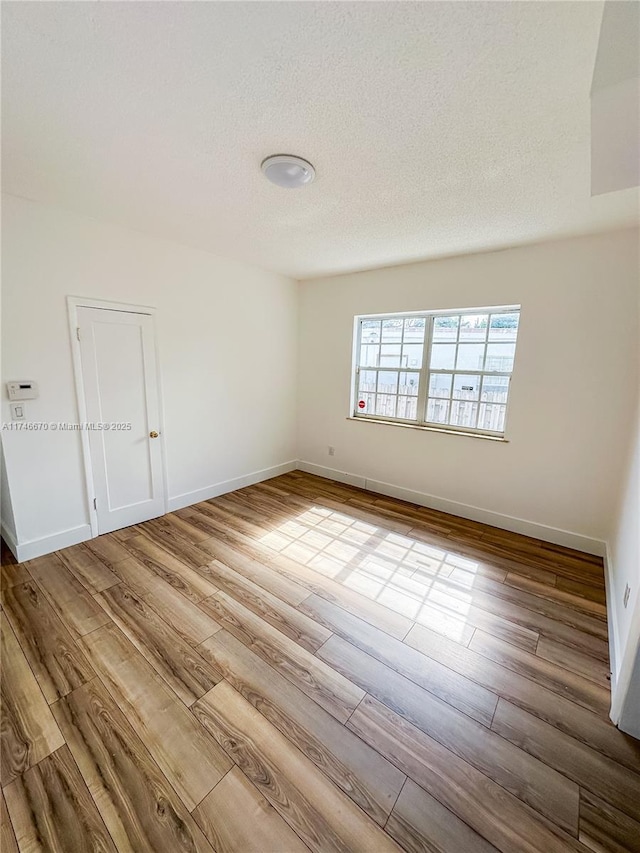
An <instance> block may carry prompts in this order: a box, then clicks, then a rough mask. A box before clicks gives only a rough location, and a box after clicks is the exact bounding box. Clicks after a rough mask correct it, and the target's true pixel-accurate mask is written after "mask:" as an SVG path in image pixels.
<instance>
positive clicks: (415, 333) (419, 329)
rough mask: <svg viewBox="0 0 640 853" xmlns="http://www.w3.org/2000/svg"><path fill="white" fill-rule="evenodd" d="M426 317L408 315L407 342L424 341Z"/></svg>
mask: <svg viewBox="0 0 640 853" xmlns="http://www.w3.org/2000/svg"><path fill="white" fill-rule="evenodd" d="M424 330H425V319H424V317H408V318H407V319H406V320H405V321H404V342H405V344H421V343H422V342H423V341H424Z"/></svg>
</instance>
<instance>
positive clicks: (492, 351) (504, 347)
mask: <svg viewBox="0 0 640 853" xmlns="http://www.w3.org/2000/svg"><path fill="white" fill-rule="evenodd" d="M515 353H516V345H515V344H488V345H487V362H486V366H485V370H501V371H503V372H504V373H510V372H511V371H512V370H513V357H514V355H515Z"/></svg>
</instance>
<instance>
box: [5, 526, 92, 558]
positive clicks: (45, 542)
mask: <svg viewBox="0 0 640 853" xmlns="http://www.w3.org/2000/svg"><path fill="white" fill-rule="evenodd" d="M2 535H3V537H4V532H3V534H2ZM91 535H92V534H91V525H89V524H81V525H80V526H79V527H72V528H70V529H69V530H61V531H60V533H54V534H53V535H52V536H43V537H42V539H31V540H30V541H28V542H20V543H17V542H15V540H14V543H13V545H14V547H15V550H14V547H12V546H11V543H10V542H9V541H8V540H7V539H6V538H5V542H6V543H7V545H9V547H10V548H11V550H12V552H13V556H14V557H15V558H16V560H17V561H18V562H19V563H24V561H25V560H35V558H36V557H42V556H44V555H45V554H51V553H52V551H59V550H60V549H61V548H69V547H70V546H71V545H77V544H78V543H79V542H86V541H87V539H91Z"/></svg>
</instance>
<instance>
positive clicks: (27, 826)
mask: <svg viewBox="0 0 640 853" xmlns="http://www.w3.org/2000/svg"><path fill="white" fill-rule="evenodd" d="M4 794H5V798H6V801H7V808H8V810H9V814H10V815H11V822H12V823H13V827H14V829H15V833H16V839H17V842H18V848H19V849H20V851H21V853H27V851H28V853H32V852H33V853H35V851H42V853H116V848H115V846H114V844H113V841H112V840H111V837H110V836H109V833H108V832H107V828H106V827H105V825H104V823H103V821H102V818H101V817H100V815H99V814H98V810H97V809H96V806H95V803H94V802H93V800H92V799H91V796H90V794H89V791H88V790H87V786H86V785H85V783H84V780H83V779H82V776H81V775H80V772H79V770H78V768H77V766H76V764H75V762H74V760H73V758H72V757H71V754H70V752H69V748H68V747H67V746H62V747H60V749H58V750H57V751H56V752H54V753H53V754H52V755H50V756H48V757H47V758H43V759H42V761H40V762H39V764H37V765H36V766H35V767H31V768H29V770H27V771H26V772H25V773H24V775H23V776H20V777H19V778H18V779H15V780H14V781H13V782H11V784H10V785H7V787H6V788H5V789H4Z"/></svg>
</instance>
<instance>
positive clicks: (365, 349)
mask: <svg viewBox="0 0 640 853" xmlns="http://www.w3.org/2000/svg"><path fill="white" fill-rule="evenodd" d="M379 350H380V347H379V346H377V345H374V346H362V347H360V367H377V366H378V351H379Z"/></svg>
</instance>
